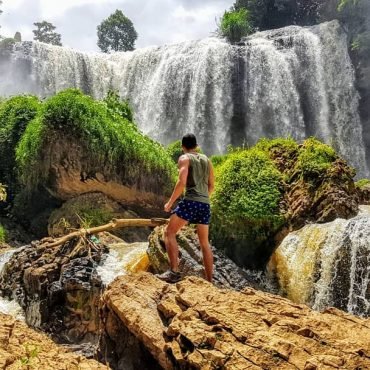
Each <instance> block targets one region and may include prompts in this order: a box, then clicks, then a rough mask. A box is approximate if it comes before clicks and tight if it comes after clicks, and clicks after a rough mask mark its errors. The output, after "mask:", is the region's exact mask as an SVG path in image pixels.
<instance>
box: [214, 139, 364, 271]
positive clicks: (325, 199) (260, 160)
mask: <svg viewBox="0 0 370 370" xmlns="http://www.w3.org/2000/svg"><path fill="white" fill-rule="evenodd" d="M213 163H214V165H215V169H216V171H215V172H216V189H215V193H214V194H213V196H212V205H213V218H212V225H211V235H212V240H213V242H214V243H215V245H216V246H217V247H218V248H221V249H223V250H225V252H226V253H227V254H228V255H229V256H230V257H231V258H233V259H234V260H235V261H236V262H238V263H239V264H240V265H242V266H246V267H253V268H260V267H262V266H263V265H264V264H265V263H266V262H267V260H268V258H269V257H270V255H271V253H272V251H273V249H274V247H275V245H276V244H277V243H278V242H279V240H281V238H282V237H283V236H284V235H285V234H286V233H287V232H288V231H289V230H294V229H297V228H300V227H302V226H303V225H304V224H305V223H306V222H328V221H332V220H334V219H335V218H338V217H342V218H349V217H352V216H354V215H356V214H357V212H358V196H357V192H356V188H355V185H354V182H353V178H354V176H355V171H354V170H353V169H352V168H350V167H349V166H348V165H347V164H346V162H345V161H343V160H342V159H340V158H339V157H338V156H337V155H336V153H335V151H334V150H333V149H332V148H331V147H330V146H328V145H326V144H323V143H321V142H319V141H318V140H316V139H314V138H310V139H307V140H306V141H305V142H304V143H303V144H301V145H298V144H297V143H296V142H295V141H294V140H292V139H274V140H266V139H263V140H261V141H259V142H258V143H257V145H256V146H255V147H253V148H250V149H239V150H234V151H232V152H230V153H229V154H227V156H226V157H225V158H224V159H220V158H217V160H216V161H213Z"/></svg>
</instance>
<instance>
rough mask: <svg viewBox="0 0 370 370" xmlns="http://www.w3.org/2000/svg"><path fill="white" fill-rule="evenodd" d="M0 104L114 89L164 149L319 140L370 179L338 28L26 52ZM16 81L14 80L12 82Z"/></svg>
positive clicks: (11, 62) (13, 67)
mask: <svg viewBox="0 0 370 370" xmlns="http://www.w3.org/2000/svg"><path fill="white" fill-rule="evenodd" d="M0 73H1V76H2V77H1V78H2V84H1V85H0V95H1V94H3V95H4V94H7V95H9V94H13V93H19V92H33V93H36V94H38V95H40V96H48V95H51V94H54V93H55V92H57V91H60V90H62V89H64V88H67V87H78V88H81V89H82V90H84V91H85V92H88V93H90V94H91V95H93V96H94V97H96V98H102V97H104V96H105V95H106V93H107V91H108V90H109V89H110V88H114V89H117V90H119V91H120V93H121V95H122V96H123V97H124V98H127V99H129V100H130V101H131V104H132V105H133V107H134V110H135V114H136V116H135V118H136V121H137V122H138V125H139V127H140V128H141V130H142V131H143V132H144V133H146V134H148V135H150V136H151V137H153V138H154V139H156V140H158V141H160V142H162V143H163V144H168V143H170V142H172V141H174V140H175V139H178V138H179V137H180V136H181V135H182V134H183V133H185V132H188V131H192V132H194V133H195V134H197V135H198V137H199V142H200V144H201V146H202V148H203V150H204V151H205V152H206V153H212V154H216V153H223V152H225V151H226V148H227V145H228V144H233V145H242V144H243V143H245V144H247V145H252V144H254V143H255V142H256V141H257V140H258V139H259V138H260V137H277V136H283V137H286V136H292V137H293V138H296V139H298V140H302V139H303V138H305V137H308V136H316V137H318V138H319V139H322V140H324V141H325V142H327V143H330V144H333V145H334V146H335V147H336V148H337V149H338V150H339V152H340V153H341V154H342V155H343V156H344V157H345V158H347V159H348V160H349V161H350V163H351V164H353V165H354V166H356V167H357V168H358V172H359V174H360V175H361V176H366V175H367V174H368V169H367V166H366V163H365V146H364V141H363V137H362V127H361V122H360V118H359V114H358V104H359V97H358V94H357V92H356V89H355V86H354V81H355V78H354V71H353V68H352V65H351V61H350V58H349V55H348V51H347V41H346V35H345V33H344V31H343V30H342V29H341V27H340V25H339V23H338V22H336V21H333V22H329V23H324V24H322V25H319V26H314V27H307V28H302V27H287V28H284V29H280V30H274V31H265V32H260V33H257V34H255V35H252V36H250V37H248V38H246V40H245V45H240V46H232V45H230V44H228V43H226V42H224V41H223V40H220V39H217V38H209V39H204V40H200V41H191V42H184V43H181V44H177V45H168V46H163V47H150V48H145V49H139V50H136V51H134V52H127V53H116V54H112V55H102V54H84V53H80V52H76V51H73V50H70V49H67V48H59V47H55V46H50V45H45V44H40V43H22V44H18V45H17V46H16V49H15V51H14V52H13V54H12V55H11V56H10V57H2V58H1V57H0ZM10 73H11V76H10Z"/></svg>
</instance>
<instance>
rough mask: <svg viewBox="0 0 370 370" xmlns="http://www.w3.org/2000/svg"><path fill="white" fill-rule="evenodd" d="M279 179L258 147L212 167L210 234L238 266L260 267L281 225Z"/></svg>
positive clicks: (270, 163)
mask: <svg viewBox="0 0 370 370" xmlns="http://www.w3.org/2000/svg"><path fill="white" fill-rule="evenodd" d="M281 180H282V174H281V173H280V172H279V171H278V170H277V168H276V167H275V165H274V163H273V161H272V160H271V159H270V157H269V155H268V154H267V153H266V152H265V151H264V150H261V149H258V148H253V149H249V150H240V151H235V152H233V153H230V154H229V155H228V156H227V159H226V160H225V161H224V162H223V163H222V164H221V165H220V166H219V167H216V188H215V192H214V194H213V196H212V210H213V218H212V225H211V235H212V238H213V240H214V241H215V242H216V245H217V246H218V247H221V248H223V249H224V250H225V251H226V253H227V254H229V255H230V256H231V257H232V258H234V259H235V260H236V261H237V262H239V263H240V264H242V265H249V266H251V265H254V266H256V265H258V264H260V263H261V258H262V255H268V254H269V253H267V252H266V250H265V248H268V246H269V242H270V240H269V239H270V238H271V237H272V235H273V234H274V233H275V232H276V231H277V230H278V228H279V227H280V226H281V225H282V224H283V221H284V219H283V217H282V216H281V215H280V210H279V203H280V200H281V196H282V192H281V189H280V183H281ZM256 255H259V257H257V259H256V261H251V260H250V259H252V258H254V257H256ZM252 256H253V257H252Z"/></svg>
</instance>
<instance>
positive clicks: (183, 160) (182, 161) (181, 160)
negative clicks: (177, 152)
mask: <svg viewBox="0 0 370 370" xmlns="http://www.w3.org/2000/svg"><path fill="white" fill-rule="evenodd" d="M189 161H190V159H189V157H188V156H187V155H186V154H183V155H181V156H180V158H179V162H178V163H179V164H186V163H189Z"/></svg>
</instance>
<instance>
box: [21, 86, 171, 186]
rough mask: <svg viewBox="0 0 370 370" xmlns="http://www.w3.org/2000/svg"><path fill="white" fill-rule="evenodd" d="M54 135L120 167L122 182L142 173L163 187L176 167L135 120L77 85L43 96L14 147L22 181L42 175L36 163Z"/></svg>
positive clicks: (99, 163)
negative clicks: (16, 146)
mask: <svg viewBox="0 0 370 370" xmlns="http://www.w3.org/2000/svg"><path fill="white" fill-rule="evenodd" d="M53 135H54V136H60V135H62V137H65V139H66V140H68V136H69V137H70V138H71V139H72V138H73V139H77V140H78V141H79V142H80V143H81V145H83V147H84V148H86V150H87V151H88V153H89V155H90V157H91V160H90V162H91V163H96V165H97V166H98V167H99V168H101V166H103V167H105V166H106V165H107V163H110V164H111V165H112V166H114V165H116V166H117V168H119V169H122V170H124V173H125V178H126V181H128V182H129V183H135V181H139V179H142V178H144V177H145V176H147V177H150V178H151V181H154V180H156V179H158V181H157V182H158V184H163V191H164V192H165V191H168V188H170V187H171V186H172V181H173V179H174V176H175V175H176V169H175V166H174V164H173V163H172V161H171V159H170V158H169V157H168V155H167V154H166V152H165V150H164V149H163V147H162V146H161V145H160V144H158V143H156V142H154V141H153V140H151V139H150V138H148V137H146V136H144V135H143V134H141V133H140V132H139V131H138V129H137V127H136V125H135V124H133V123H132V122H130V121H128V120H127V119H125V118H122V117H121V116H120V115H118V114H115V115H112V111H111V109H110V108H108V106H107V103H105V102H99V101H95V100H93V99H92V98H91V97H90V96H87V95H84V94H82V93H81V92H80V91H79V90H75V89H68V90H65V91H63V92H60V93H59V94H57V95H55V96H53V97H51V98H49V99H48V100H47V101H46V102H45V103H44V104H43V108H42V111H41V114H40V115H39V116H38V117H37V118H36V119H35V120H33V121H32V122H31V123H30V124H29V125H28V127H27V129H26V131H25V133H24V135H23V137H22V139H21V141H20V143H19V145H18V148H17V163H18V166H19V168H20V171H21V173H22V175H23V181H24V182H25V183H31V184H32V183H33V182H34V180H37V179H39V180H40V179H42V177H43V176H45V175H46V174H45V173H43V172H41V173H39V172H40V169H38V168H37V165H36V164H37V163H41V162H42V160H41V159H40V155H41V152H42V148H43V146H44V144H45V142H46V141H47V140H48V139H50V138H52V137H53ZM44 172H45V171H44Z"/></svg>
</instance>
